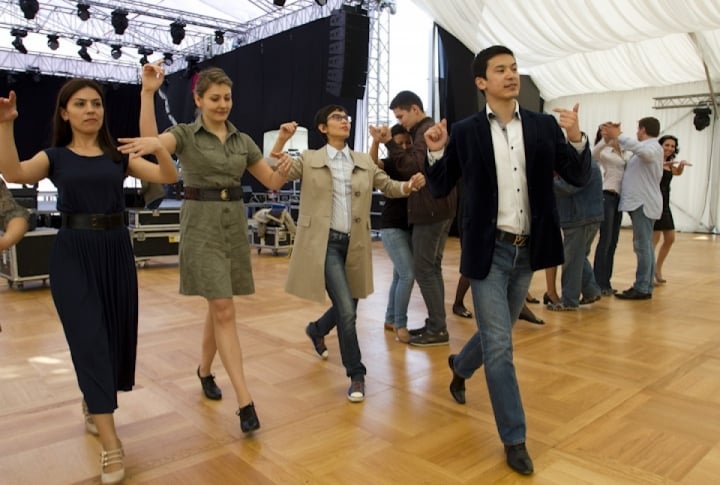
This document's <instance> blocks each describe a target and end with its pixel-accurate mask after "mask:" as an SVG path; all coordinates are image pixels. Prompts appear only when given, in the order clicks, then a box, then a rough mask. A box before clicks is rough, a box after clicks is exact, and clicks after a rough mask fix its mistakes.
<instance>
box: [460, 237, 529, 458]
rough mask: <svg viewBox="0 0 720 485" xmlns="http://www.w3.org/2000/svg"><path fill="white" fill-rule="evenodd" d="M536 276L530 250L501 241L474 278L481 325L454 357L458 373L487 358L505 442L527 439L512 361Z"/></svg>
mask: <svg viewBox="0 0 720 485" xmlns="http://www.w3.org/2000/svg"><path fill="white" fill-rule="evenodd" d="M531 278H532V270H531V269H530V250H529V249H528V248H527V247H524V248H518V247H516V246H513V245H512V244H510V243H506V242H503V241H496V242H495V252H494V254H493V260H492V265H491V267H490V273H489V274H488V276H487V277H486V278H485V279H483V280H476V279H470V289H471V291H472V297H473V305H474V306H475V321H476V323H477V327H478V331H477V332H475V334H474V335H473V336H472V337H471V338H470V340H468V342H467V343H466V344H465V346H464V347H463V348H462V350H461V351H460V353H459V354H458V355H457V356H456V357H455V361H454V369H455V373H456V374H458V375H459V376H460V377H463V378H465V379H469V378H470V377H471V376H472V375H473V373H474V372H475V371H476V370H477V369H479V368H480V366H482V365H483V364H485V380H486V382H487V386H488V392H489V394H490V402H491V403H492V407H493V413H494V414H495V424H496V425H497V429H498V433H499V434H500V439H501V440H502V442H503V443H504V444H506V445H515V444H518V443H522V442H524V441H525V431H526V428H525V412H524V411H523V406H522V401H521V399H520V388H519V386H518V382H517V377H516V375H515V365H514V364H513V344H512V329H513V325H514V324H515V321H517V318H518V316H519V315H520V310H521V309H522V307H523V303H524V302H525V297H526V296H527V292H528V289H529V288H530V280H531Z"/></svg>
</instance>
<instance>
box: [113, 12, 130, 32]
mask: <svg viewBox="0 0 720 485" xmlns="http://www.w3.org/2000/svg"><path fill="white" fill-rule="evenodd" d="M127 16H128V12H127V10H124V9H122V8H116V9H115V10H113V11H112V13H111V14H110V23H111V24H112V26H113V29H115V33H116V34H117V35H123V34H124V33H125V29H127V28H128V18H127Z"/></svg>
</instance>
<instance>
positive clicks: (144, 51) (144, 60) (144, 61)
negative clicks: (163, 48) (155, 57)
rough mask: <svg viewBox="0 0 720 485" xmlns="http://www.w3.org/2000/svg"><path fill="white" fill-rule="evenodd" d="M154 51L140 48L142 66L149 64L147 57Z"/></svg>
mask: <svg viewBox="0 0 720 485" xmlns="http://www.w3.org/2000/svg"><path fill="white" fill-rule="evenodd" d="M152 53H153V50H152V49H151V48H149V47H139V48H138V54H140V55H141V56H142V57H141V58H140V65H141V66H144V65H145V64H147V63H148V62H150V61H148V58H147V56H149V55H152Z"/></svg>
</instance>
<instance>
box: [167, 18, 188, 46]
mask: <svg viewBox="0 0 720 485" xmlns="http://www.w3.org/2000/svg"><path fill="white" fill-rule="evenodd" d="M170 37H172V41H173V44H175V45H180V43H181V42H182V41H183V39H184V38H185V22H181V21H179V20H176V21H175V22H173V23H171V24H170Z"/></svg>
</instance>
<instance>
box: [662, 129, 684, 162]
mask: <svg viewBox="0 0 720 485" xmlns="http://www.w3.org/2000/svg"><path fill="white" fill-rule="evenodd" d="M667 140H674V141H675V151H674V152H672V153H671V154H670V156H669V157H667V161H670V160H675V157H676V156H677V154H678V153H680V144H678V139H677V138H676V137H675V136H673V135H663V136H661V137H660V139H659V140H658V143H660V144H661V145H662V144H663V143H665V142H666V141H667Z"/></svg>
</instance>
